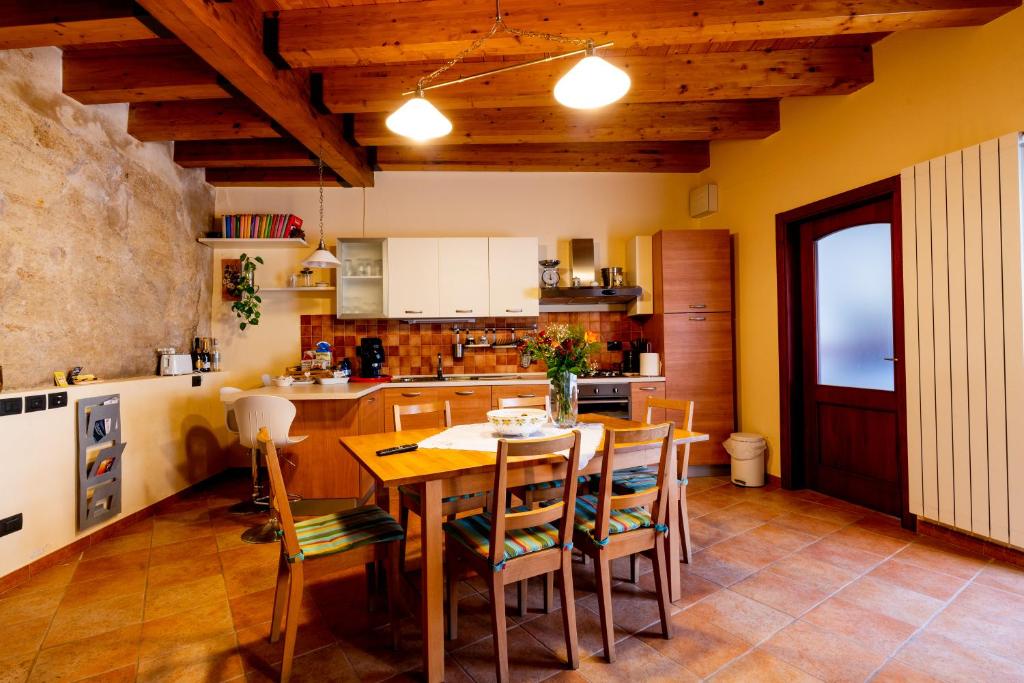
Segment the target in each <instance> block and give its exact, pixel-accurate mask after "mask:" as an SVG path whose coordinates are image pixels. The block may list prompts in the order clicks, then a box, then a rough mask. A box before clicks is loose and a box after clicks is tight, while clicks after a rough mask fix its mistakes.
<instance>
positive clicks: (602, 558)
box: [594, 550, 615, 664]
mask: <svg viewBox="0 0 1024 683" xmlns="http://www.w3.org/2000/svg"><path fill="white" fill-rule="evenodd" d="M594 573H595V574H596V576H597V605H598V608H599V610H598V611H599V613H600V615H601V639H602V641H603V642H604V658H605V660H607V661H608V663H609V664H611V663H612V662H613V661H615V634H614V633H613V631H614V629H615V623H614V621H613V620H612V571H611V565H610V563H609V561H608V554H607V553H605V552H604V551H603V550H602V551H599V552H598V554H597V556H596V557H595V558H594Z"/></svg>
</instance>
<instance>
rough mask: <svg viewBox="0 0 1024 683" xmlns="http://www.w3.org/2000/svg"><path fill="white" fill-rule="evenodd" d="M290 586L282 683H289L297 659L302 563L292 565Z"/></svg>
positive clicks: (285, 625) (285, 626) (282, 661)
mask: <svg viewBox="0 0 1024 683" xmlns="http://www.w3.org/2000/svg"><path fill="white" fill-rule="evenodd" d="M291 574H292V576H291V581H290V583H289V586H288V615H287V616H286V617H285V623H284V656H283V658H282V660H281V683H288V679H289V678H291V675H292V659H294V657H295V638H296V635H297V634H298V630H299V609H300V608H301V607H302V583H303V579H302V562H295V563H294V564H293V565H292V571H291Z"/></svg>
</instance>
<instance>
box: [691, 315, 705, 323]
mask: <svg viewBox="0 0 1024 683" xmlns="http://www.w3.org/2000/svg"><path fill="white" fill-rule="evenodd" d="M690 320H695V321H697V322H701V321H702V320H707V318H705V317H704V316H702V315H691V316H690Z"/></svg>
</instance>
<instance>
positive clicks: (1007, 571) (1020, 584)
mask: <svg viewBox="0 0 1024 683" xmlns="http://www.w3.org/2000/svg"><path fill="white" fill-rule="evenodd" d="M974 582H975V583H980V584H981V585H983V586H989V587H991V588H999V589H1000V590H1004V591H1008V592H1010V593H1016V594H1017V595H1021V596H1024V568H1021V567H1017V566H1015V565H1012V564H1003V563H1000V562H993V563H992V564H990V565H988V566H987V567H985V568H984V569H982V570H981V574H979V575H978V578H976V579H975V580H974Z"/></svg>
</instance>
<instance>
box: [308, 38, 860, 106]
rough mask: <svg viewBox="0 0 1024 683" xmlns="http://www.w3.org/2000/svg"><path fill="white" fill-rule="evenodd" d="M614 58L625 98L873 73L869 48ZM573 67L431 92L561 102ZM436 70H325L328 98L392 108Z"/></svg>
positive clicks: (782, 86) (698, 95)
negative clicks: (625, 79) (557, 94)
mask: <svg viewBox="0 0 1024 683" xmlns="http://www.w3.org/2000/svg"><path fill="white" fill-rule="evenodd" d="M613 62H614V63H615V64H616V66H619V67H621V68H622V69H624V70H625V71H627V72H628V73H629V75H630V77H631V79H632V81H633V85H632V87H631V88H630V90H629V92H628V93H626V96H625V97H624V98H623V99H622V100H621V102H622V103H636V102H687V101H698V100H736V99H774V98H780V97H791V96H801V95H841V94H846V93H850V92H853V91H855V90H857V89H859V88H861V87H862V86H864V85H866V84H868V83H870V82H871V79H872V65H871V48H869V47H837V48H821V49H807V50H778V51H757V52H721V53H708V54H695V55H686V56H668V57H651V56H639V57H628V56H627V57H621V58H617V59H614V60H613ZM569 67H570V65H569V64H566V63H565V62H549V63H545V64H537V65H535V66H531V67H529V68H526V69H519V70H516V71H511V72H508V73H503V74H499V75H496V76H493V77H489V78H481V79H478V80H475V81H469V82H466V83H461V84H459V85H453V86H449V87H446V88H439V89H437V90H431V91H429V92H428V93H427V97H428V99H430V101H431V102H433V103H434V104H435V105H437V106H438V107H439V108H440V109H442V110H446V109H494V108H498V107H535V106H542V107H543V106H557V103H556V102H555V99H554V95H553V94H552V91H553V89H554V87H555V83H556V82H557V81H558V79H559V78H561V77H562V75H563V74H565V72H566V71H567V70H568V69H569ZM431 68H433V67H431V66H429V65H422V64H414V65H397V66H379V67H365V66H354V67H345V68H338V69H328V70H325V71H324V76H323V80H324V82H323V100H324V104H325V105H326V106H327V108H328V109H330V110H331V111H333V112H336V113H358V112H375V111H376V112H390V111H393V110H394V109H396V108H398V106H399V105H401V103H402V102H403V101H404V99H405V98H403V97H402V94H401V93H403V92H406V91H408V90H410V89H414V88H415V86H416V82H417V80H418V79H419V78H420V77H421V76H423V75H424V74H426V73H429V71H430V69H431ZM487 68H489V67H488V65H486V64H460V65H458V66H456V67H453V68H452V69H451V70H450V71H449V72H448V73H447V74H445V77H444V78H445V80H448V79H449V78H458V77H461V76H469V75H472V74H477V73H480V72H481V71H486V70H487Z"/></svg>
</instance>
